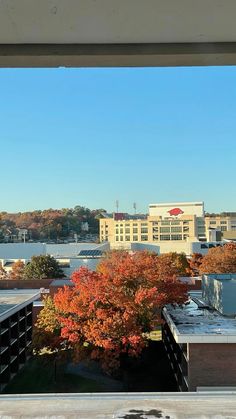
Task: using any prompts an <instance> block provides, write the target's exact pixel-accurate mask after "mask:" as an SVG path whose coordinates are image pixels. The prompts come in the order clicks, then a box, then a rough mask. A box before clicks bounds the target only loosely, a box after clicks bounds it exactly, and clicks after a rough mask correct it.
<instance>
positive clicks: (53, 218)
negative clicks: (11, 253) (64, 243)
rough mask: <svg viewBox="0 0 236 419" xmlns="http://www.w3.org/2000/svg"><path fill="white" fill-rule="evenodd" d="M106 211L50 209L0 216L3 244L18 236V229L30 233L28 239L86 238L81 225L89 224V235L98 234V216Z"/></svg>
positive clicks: (76, 208) (82, 208)
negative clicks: (5, 238)
mask: <svg viewBox="0 0 236 419" xmlns="http://www.w3.org/2000/svg"><path fill="white" fill-rule="evenodd" d="M102 212H104V210H103V209H95V210H90V209H89V208H86V207H83V206H80V205H77V206H76V207H75V208H62V209H52V208H50V209H47V210H43V211H40V210H37V211H31V212H19V213H14V214H12V213H7V212H1V213H0V241H4V236H5V235H7V234H9V233H11V234H16V235H17V234H18V230H19V229H22V228H24V229H27V230H28V234H27V236H26V239H27V240H28V239H32V240H52V239H53V240H55V239H65V238H68V237H69V236H71V237H73V235H74V234H81V235H83V234H84V232H83V229H82V223H84V222H88V225H89V232H90V233H92V234H98V232H99V222H98V218H99V215H100V214H101V213H102Z"/></svg>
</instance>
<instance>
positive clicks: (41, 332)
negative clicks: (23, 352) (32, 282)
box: [33, 296, 63, 354]
mask: <svg viewBox="0 0 236 419" xmlns="http://www.w3.org/2000/svg"><path fill="white" fill-rule="evenodd" d="M43 303H44V308H43V309H42V310H41V311H40V313H39V314H38V318H37V322H36V323H35V327H34V330H33V348H34V352H35V353H37V354H40V353H41V351H42V348H43V349H46V350H47V351H48V352H49V353H51V352H54V351H57V350H58V349H59V348H60V346H61V344H62V342H63V339H62V337H61V325H60V322H59V319H58V314H59V313H58V312H57V310H56V308H55V305H54V302H53V299H52V298H51V297H50V296H46V297H44V299H43Z"/></svg>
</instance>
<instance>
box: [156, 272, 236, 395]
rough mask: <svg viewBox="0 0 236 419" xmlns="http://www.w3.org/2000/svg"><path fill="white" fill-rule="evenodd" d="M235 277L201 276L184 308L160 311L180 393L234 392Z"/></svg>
mask: <svg viewBox="0 0 236 419" xmlns="http://www.w3.org/2000/svg"><path fill="white" fill-rule="evenodd" d="M235 285H236V274H232V275H209V276H203V279H202V291H191V292H190V299H189V301H188V302H187V303H186V304H185V305H183V306H176V305H168V306H167V307H165V308H164V310H163V318H164V320H165V322H164V325H163V342H164V345H165V347H166V350H167V354H168V357H169V359H170V362H171V366H172V368H173V371H174V374H175V377H176V380H177V383H178V386H179V389H180V391H199V390H201V389H203V388H204V389H206V390H207V389H208V390H214V389H215V390H216V389H222V390H223V389H225V390H227V389H229V388H234V389H235V388H236V357H235V353H236V318H235V317H236V303H235V301H236V286H235Z"/></svg>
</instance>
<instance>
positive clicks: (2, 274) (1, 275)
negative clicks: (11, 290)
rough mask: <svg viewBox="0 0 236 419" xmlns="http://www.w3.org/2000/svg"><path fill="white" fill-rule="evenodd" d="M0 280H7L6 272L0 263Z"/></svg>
mask: <svg viewBox="0 0 236 419" xmlns="http://www.w3.org/2000/svg"><path fill="white" fill-rule="evenodd" d="M0 279H7V272H6V271H5V269H4V268H3V266H2V262H0Z"/></svg>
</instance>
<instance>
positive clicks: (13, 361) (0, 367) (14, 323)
mask: <svg viewBox="0 0 236 419" xmlns="http://www.w3.org/2000/svg"><path fill="white" fill-rule="evenodd" d="M39 297H40V292H39V291H37V290H11V291H6V290H4V291H3V290H1V291H0V391H2V390H3V388H4V387H5V386H6V385H7V383H8V382H9V381H10V380H11V379H12V378H13V377H14V375H15V374H16V373H17V372H18V371H19V369H20V368H21V367H22V366H23V365H24V363H25V362H26V360H27V356H28V350H29V347H30V345H31V342H32V312H33V301H34V300H36V299H38V298H39Z"/></svg>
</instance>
